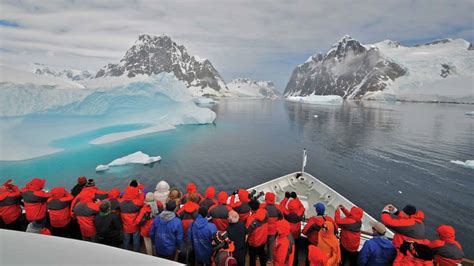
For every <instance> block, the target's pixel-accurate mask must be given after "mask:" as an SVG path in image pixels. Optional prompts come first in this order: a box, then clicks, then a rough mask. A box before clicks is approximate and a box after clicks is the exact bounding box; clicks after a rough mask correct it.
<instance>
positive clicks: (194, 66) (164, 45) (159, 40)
mask: <svg viewBox="0 0 474 266" xmlns="http://www.w3.org/2000/svg"><path fill="white" fill-rule="evenodd" d="M161 72H173V73H174V74H175V76H176V77H177V78H178V79H179V80H182V81H184V82H185V84H186V86H188V87H200V88H202V89H204V88H211V89H212V90H214V91H215V92H216V93H215V94H216V95H219V94H222V93H225V92H227V91H228V89H227V86H226V85H225V82H224V80H223V79H222V77H221V76H220V75H219V73H218V72H217V70H216V69H215V68H214V67H213V66H212V64H211V62H209V60H207V59H205V60H200V59H198V58H196V57H195V56H190V55H189V54H188V52H187V50H186V48H185V47H184V46H183V45H177V44H176V43H175V42H173V41H172V40H171V38H170V37H168V36H165V35H161V36H154V35H147V34H142V35H140V36H139V37H138V40H137V41H136V42H135V44H134V45H133V46H132V47H131V48H130V49H128V51H127V52H126V53H125V56H124V57H123V58H122V59H121V60H120V63H119V64H108V65H107V66H105V67H104V68H102V69H101V70H99V71H98V72H97V74H96V78H99V77H105V76H122V75H127V77H135V76H136V75H156V74H159V73H161Z"/></svg>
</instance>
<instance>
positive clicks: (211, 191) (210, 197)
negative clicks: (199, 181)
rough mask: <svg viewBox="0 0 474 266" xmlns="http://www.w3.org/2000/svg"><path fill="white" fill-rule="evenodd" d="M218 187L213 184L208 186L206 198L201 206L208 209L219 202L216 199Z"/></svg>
mask: <svg viewBox="0 0 474 266" xmlns="http://www.w3.org/2000/svg"><path fill="white" fill-rule="evenodd" d="M215 195H216V189H215V188H214V187H213V186H210V187H208V188H206V193H205V195H204V196H205V198H204V199H203V200H202V201H201V202H200V203H199V206H200V207H204V208H206V210H207V211H209V209H210V208H211V207H214V206H216V205H217V204H218V202H217V200H216V199H215Z"/></svg>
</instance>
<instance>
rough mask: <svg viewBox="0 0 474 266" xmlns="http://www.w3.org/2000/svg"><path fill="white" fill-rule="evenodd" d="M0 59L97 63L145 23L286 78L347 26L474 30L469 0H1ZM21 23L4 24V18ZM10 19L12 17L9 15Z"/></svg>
mask: <svg viewBox="0 0 474 266" xmlns="http://www.w3.org/2000/svg"><path fill="white" fill-rule="evenodd" d="M1 8H2V17H3V18H2V20H0V21H4V23H3V22H0V26H2V27H0V39H1V42H0V59H1V61H2V62H1V63H2V64H12V65H18V66H22V67H24V66H27V65H28V63H31V60H35V61H40V62H41V63H45V64H52V65H56V66H67V67H75V68H87V69H90V70H97V69H99V68H100V67H101V66H103V65H105V64H107V63H110V62H117V61H118V60H120V58H121V57H122V55H123V54H124V53H125V51H126V50H127V48H128V47H130V46H131V45H132V44H133V42H134V41H135V40H136V39H137V37H138V34H140V33H153V34H162V33H164V34H168V35H170V36H171V37H172V38H173V40H175V41H176V42H177V43H179V44H183V45H185V46H186V48H187V49H188V51H189V52H190V53H191V54H195V55H198V56H199V57H205V58H208V59H209V60H210V61H211V62H212V63H213V64H214V66H215V67H216V68H217V70H218V71H219V72H220V73H221V74H222V75H223V77H224V78H225V79H226V80H230V79H232V78H237V77H250V78H253V79H267V80H273V81H275V83H276V84H277V86H279V87H280V88H283V87H284V86H285V85H286V82H287V81H288V79H289V76H290V74H291V71H292V70H293V68H294V67H295V65H296V64H300V63H303V62H304V60H306V58H307V57H309V56H310V55H312V54H314V53H316V52H325V51H327V50H328V49H329V47H330V46H331V45H332V44H333V43H334V42H335V41H337V40H338V39H339V38H341V37H342V36H343V35H345V34H350V35H351V36H352V37H354V38H356V39H358V40H360V41H362V42H364V43H371V42H377V41H380V40H383V39H393V40H399V41H401V42H402V43H416V42H417V41H420V42H421V41H424V40H429V39H436V38H439V37H457V38H464V39H467V40H469V41H472V40H473V39H474V33H473V19H472V14H473V13H474V7H473V2H472V1H463V0H460V1H444V0H439V1H408V0H403V1H364V2H363V3H362V2H360V1H139V0H137V1H89V0H85V1H56V0H51V1H28V0H27V1H2V3H1ZM11 23H13V24H12V25H17V26H14V27H12V26H8V24H11ZM5 24H7V25H5Z"/></svg>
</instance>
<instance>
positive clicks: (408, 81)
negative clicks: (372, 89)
mask: <svg viewBox="0 0 474 266" xmlns="http://www.w3.org/2000/svg"><path fill="white" fill-rule="evenodd" d="M394 43H395V44H396V42H394V41H390V40H385V41H383V42H379V43H376V44H373V45H367V46H375V47H377V48H378V49H379V50H380V52H381V53H382V54H383V55H384V56H386V57H388V58H390V59H392V60H393V61H395V62H396V63H397V64H399V65H401V66H403V67H405V68H406V69H407V70H408V71H407V73H406V74H405V75H403V76H401V77H399V78H397V79H395V80H394V82H393V83H392V84H391V85H390V86H389V87H388V90H387V91H385V90H384V93H382V94H381V95H383V94H385V93H386V94H394V95H396V97H397V100H402V101H443V102H474V101H473V96H474V51H472V50H468V47H469V42H467V41H465V40H463V39H455V40H451V39H445V40H440V41H435V42H432V43H428V44H425V45H419V46H414V47H406V46H402V45H399V44H398V45H394ZM370 97H371V96H370V95H367V97H366V98H370Z"/></svg>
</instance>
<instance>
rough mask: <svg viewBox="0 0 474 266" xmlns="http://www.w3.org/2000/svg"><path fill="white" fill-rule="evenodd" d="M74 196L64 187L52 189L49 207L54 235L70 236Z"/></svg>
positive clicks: (50, 222)
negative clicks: (71, 209)
mask: <svg viewBox="0 0 474 266" xmlns="http://www.w3.org/2000/svg"><path fill="white" fill-rule="evenodd" d="M73 199H74V196H73V195H72V194H71V193H69V192H67V191H66V189H64V188H63V187H55V188H53V189H51V198H49V199H48V202H47V208H48V214H49V224H50V226H51V233H52V234H53V235H54V236H62V237H70V235H71V234H70V227H69V223H70V222H71V212H70V208H71V202H72V200H73Z"/></svg>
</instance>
